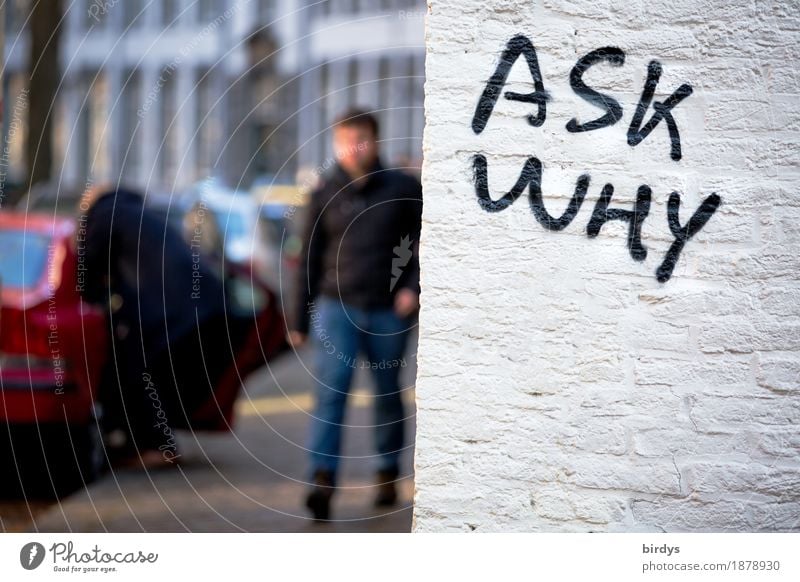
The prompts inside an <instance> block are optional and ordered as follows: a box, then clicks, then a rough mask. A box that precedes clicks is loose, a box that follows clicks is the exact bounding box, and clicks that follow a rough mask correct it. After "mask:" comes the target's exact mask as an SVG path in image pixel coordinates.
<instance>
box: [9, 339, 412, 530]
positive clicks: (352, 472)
mask: <svg viewBox="0 0 800 582" xmlns="http://www.w3.org/2000/svg"><path fill="white" fill-rule="evenodd" d="M410 344H411V348H410V350H409V355H407V356H406V361H407V362H408V366H407V367H405V368H404V369H403V370H402V374H401V378H402V386H403V388H404V395H405V398H404V400H405V402H406V405H407V409H406V412H407V415H408V420H407V422H408V424H407V438H406V442H407V443H409V444H408V445H407V446H408V448H407V449H406V451H405V453H404V458H403V470H402V475H403V477H404V478H403V480H402V481H401V482H400V483H399V484H398V485H399V487H398V489H399V494H400V501H399V503H398V504H397V505H396V506H395V507H391V508H383V509H380V510H378V509H375V508H373V507H372V498H373V495H374V492H375V487H374V486H373V483H372V481H373V472H372V466H371V459H370V458H369V457H370V455H371V454H372V448H371V447H372V427H371V422H372V421H371V417H372V415H371V403H372V397H371V383H370V378H369V376H368V372H367V371H366V370H361V369H359V370H357V373H356V377H355V381H354V384H353V387H354V388H353V391H352V392H351V398H350V401H349V407H348V414H347V417H346V421H345V422H346V424H347V427H348V428H347V430H345V436H344V453H343V454H344V457H345V458H344V459H343V462H342V470H341V477H340V485H341V488H340V489H339V490H338V491H337V493H336V495H335V496H334V500H333V509H332V520H331V522H328V523H323V524H320V523H314V522H313V521H312V520H311V519H309V515H308V512H307V510H306V509H305V507H304V505H303V500H304V495H305V491H306V485H305V482H307V480H308V479H307V475H306V472H307V468H306V455H305V450H304V443H305V434H306V432H305V431H306V424H307V418H308V417H307V415H308V414H309V412H310V410H311V405H312V398H311V389H312V385H313V384H312V382H313V381H312V379H311V377H310V375H309V372H308V371H306V369H305V368H304V365H306V363H304V362H307V360H308V359H309V358H308V357H307V356H308V354H307V353H306V352H301V353H300V358H298V355H296V354H295V353H293V352H289V353H286V354H283V355H282V356H281V357H280V358H278V359H277V360H275V361H274V362H273V363H272V364H271V365H270V366H268V367H264V368H262V369H260V370H259V371H257V372H256V373H254V374H253V375H252V376H251V377H250V378H249V379H248V380H247V382H246V385H245V389H244V390H243V392H242V394H241V396H240V399H239V402H238V405H237V423H236V427H235V430H234V432H233V433H230V434H197V435H192V434H191V433H185V432H184V433H179V447H180V454H181V458H180V461H182V462H181V464H180V465H179V466H178V467H177V469H171V468H170V469H165V470H160V471H153V472H149V473H147V472H144V471H141V470H133V469H127V470H118V471H115V472H114V473H107V474H106V475H104V476H103V477H102V478H101V479H100V480H98V481H97V482H95V483H92V484H91V485H90V486H89V487H88V488H87V489H85V490H83V491H78V492H76V493H74V494H72V495H71V496H69V497H67V498H65V499H62V500H61V502H60V503H56V504H54V505H52V506H50V507H49V508H47V509H44V510H42V508H41V506H38V505H37V506H35V510H33V511H32V512H31V513H33V515H34V516H35V518H34V519H35V521H33V522H30V523H29V524H28V527H27V528H25V527H24V524H23V525H20V522H19V515H20V514H28V513H29V512H28V511H27V508H26V507H25V504H24V503H20V504H16V505H17V506H16V507H15V508H13V507H12V508H11V509H13V510H14V512H15V513H16V518H17V519H16V521H15V522H14V526H7V525H6V524H5V523H3V527H2V528H0V529H2V530H5V531H7V530H11V529H12V527H13V529H17V530H19V529H29V530H31V531H40V532H63V531H75V532H183V531H187V532H188V531H191V532H316V531H320V532H322V531H325V532H331V531H333V532H407V531H410V529H411V504H412V497H413V489H414V485H413V477H412V465H413V442H414V438H413V435H414V413H415V409H414V404H413V401H414V398H413V394H414V386H413V383H414V378H415V375H416V355H415V354H416V349H415V348H414V347H413V346H415V345H416V341H415V338H413V339H412V341H411V342H410ZM412 354H414V355H412ZM7 509H8V508H6V509H3V510H0V511H1V512H2V513H3V514H8V513H9V511H7Z"/></svg>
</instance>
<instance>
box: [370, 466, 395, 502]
mask: <svg viewBox="0 0 800 582" xmlns="http://www.w3.org/2000/svg"><path fill="white" fill-rule="evenodd" d="M397 476H398V472H397V471H378V473H377V474H376V475H375V483H376V484H377V486H378V494H377V495H376V496H375V507H390V506H392V505H394V504H395V503H397V487H395V481H397Z"/></svg>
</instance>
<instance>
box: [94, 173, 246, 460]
mask: <svg viewBox="0 0 800 582" xmlns="http://www.w3.org/2000/svg"><path fill="white" fill-rule="evenodd" d="M80 211H81V213H82V217H81V219H82V220H83V221H85V227H86V228H85V236H86V240H85V250H86V253H85V256H84V259H85V260H84V265H83V266H84V268H85V270H84V276H85V279H84V280H85V285H84V289H83V292H82V294H83V297H84V299H85V300H86V301H88V302H90V303H95V304H98V305H100V306H101V307H102V308H103V309H104V310H105V311H106V313H107V316H108V324H109V328H110V330H111V333H112V336H113V341H112V343H111V346H110V354H109V357H108V359H107V362H108V364H107V366H106V370H105V373H104V381H103V382H102V385H101V386H100V387H99V389H98V390H97V392H96V394H95V397H96V399H97V401H98V402H99V404H100V407H101V410H102V421H101V422H102V427H103V431H104V434H105V443H106V452H107V455H108V459H109V461H110V462H111V464H112V466H113V465H116V466H129V465H133V466H144V467H145V468H155V467H159V466H170V465H174V464H175V463H176V462H178V461H179V459H180V456H181V455H180V452H179V450H178V446H177V443H176V440H175V433H174V431H175V429H178V428H191V425H190V420H191V417H192V414H193V412H194V411H196V410H197V409H198V408H199V407H201V406H203V405H204V404H205V403H207V402H208V401H209V399H211V398H212V396H213V395H214V388H215V385H216V383H217V382H218V381H219V379H220V378H221V377H222V376H223V375H224V374H225V372H226V370H227V369H229V368H230V367H231V365H232V364H233V363H234V361H235V357H236V353H237V350H238V349H239V347H240V345H241V342H242V341H243V338H244V337H245V336H246V330H245V328H244V325H246V322H242V321H241V320H238V319H235V318H234V319H230V320H229V319H228V318H227V317H226V309H225V299H224V293H223V284H222V282H221V281H220V278H219V277H218V275H217V274H216V273H215V272H214V269H213V268H210V266H207V265H206V261H204V260H203V258H202V257H201V256H200V255H199V254H197V253H195V252H193V250H192V249H191V248H190V247H189V245H187V244H186V242H185V241H184V240H183V239H182V238H181V235H180V233H179V232H178V231H177V230H174V229H173V228H172V227H171V226H169V225H168V223H167V221H166V219H165V218H164V217H162V216H161V215H160V214H158V213H156V212H154V211H152V210H151V209H150V208H148V207H147V206H146V205H145V204H144V199H143V197H142V196H141V195H139V194H138V193H136V192H132V191H128V190H122V189H117V190H114V189H105V190H104V189H95V190H92V191H89V192H87V193H86V194H85V195H84V197H83V198H82V200H81V203H80ZM236 388H237V390H238V384H237V386H236Z"/></svg>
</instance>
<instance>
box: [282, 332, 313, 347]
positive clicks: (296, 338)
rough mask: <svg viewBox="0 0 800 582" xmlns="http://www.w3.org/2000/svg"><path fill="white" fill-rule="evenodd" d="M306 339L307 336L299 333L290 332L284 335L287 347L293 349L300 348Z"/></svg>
mask: <svg viewBox="0 0 800 582" xmlns="http://www.w3.org/2000/svg"><path fill="white" fill-rule="evenodd" d="M307 339H308V335H306V334H304V333H301V332H299V331H290V332H289V333H287V334H286V340H287V341H288V342H289V345H290V346H292V347H293V348H295V349H297V348H302V347H303V346H304V345H305V343H306V340H307Z"/></svg>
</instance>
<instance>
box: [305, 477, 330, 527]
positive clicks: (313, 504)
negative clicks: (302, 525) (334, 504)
mask: <svg viewBox="0 0 800 582" xmlns="http://www.w3.org/2000/svg"><path fill="white" fill-rule="evenodd" d="M333 490H334V489H333V474H332V473H331V472H330V471H317V472H316V473H314V486H313V488H312V489H311V491H310V492H309V494H308V496H307V497H306V507H308V508H309V509H310V510H311V513H312V514H313V515H314V521H328V519H329V518H330V513H331V497H332V496H333Z"/></svg>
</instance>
